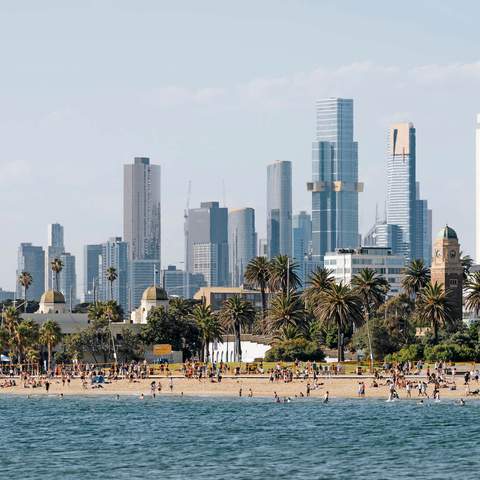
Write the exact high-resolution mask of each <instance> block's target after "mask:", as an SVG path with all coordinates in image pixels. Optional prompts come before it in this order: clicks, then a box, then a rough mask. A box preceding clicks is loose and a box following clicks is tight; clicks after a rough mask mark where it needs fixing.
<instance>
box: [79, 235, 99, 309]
mask: <svg viewBox="0 0 480 480" xmlns="http://www.w3.org/2000/svg"><path fill="white" fill-rule="evenodd" d="M101 256H102V245H99V244H97V245H85V246H84V247H83V301H84V302H89V303H91V302H94V301H95V300H96V299H98V298H99V295H98V294H99V286H100V275H101V274H100V271H99V267H100V257H101Z"/></svg>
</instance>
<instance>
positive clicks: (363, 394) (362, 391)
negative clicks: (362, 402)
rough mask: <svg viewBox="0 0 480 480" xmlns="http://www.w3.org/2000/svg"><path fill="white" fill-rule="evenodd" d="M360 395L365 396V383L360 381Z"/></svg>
mask: <svg viewBox="0 0 480 480" xmlns="http://www.w3.org/2000/svg"><path fill="white" fill-rule="evenodd" d="M358 396H359V397H365V383H364V382H358Z"/></svg>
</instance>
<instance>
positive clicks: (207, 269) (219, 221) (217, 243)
mask: <svg viewBox="0 0 480 480" xmlns="http://www.w3.org/2000/svg"><path fill="white" fill-rule="evenodd" d="M185 246H186V251H185V265H186V269H187V274H189V273H190V274H199V275H201V276H202V277H203V281H204V286H216V287H217V286H226V285H228V209H226V208H223V207H222V208H221V207H220V206H219V203H218V202H202V203H201V204H200V208H193V209H190V210H189V211H188V215H187V217H186V218H185ZM188 278H190V277H189V276H188V275H187V280H188ZM186 289H187V291H188V285H186Z"/></svg>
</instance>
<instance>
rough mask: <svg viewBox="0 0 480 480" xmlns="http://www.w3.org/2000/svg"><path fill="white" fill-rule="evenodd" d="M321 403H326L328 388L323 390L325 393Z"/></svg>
mask: <svg viewBox="0 0 480 480" xmlns="http://www.w3.org/2000/svg"><path fill="white" fill-rule="evenodd" d="M323 403H328V390H327V391H326V392H325V395H324V397H323Z"/></svg>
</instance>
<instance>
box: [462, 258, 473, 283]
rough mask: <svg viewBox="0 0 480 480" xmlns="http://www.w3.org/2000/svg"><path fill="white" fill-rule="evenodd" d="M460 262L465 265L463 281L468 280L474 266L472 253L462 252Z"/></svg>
mask: <svg viewBox="0 0 480 480" xmlns="http://www.w3.org/2000/svg"><path fill="white" fill-rule="evenodd" d="M460 262H461V264H462V267H463V281H464V282H466V281H467V280H468V277H469V276H470V270H471V269H472V266H473V258H472V257H471V256H470V255H464V254H463V252H460Z"/></svg>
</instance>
